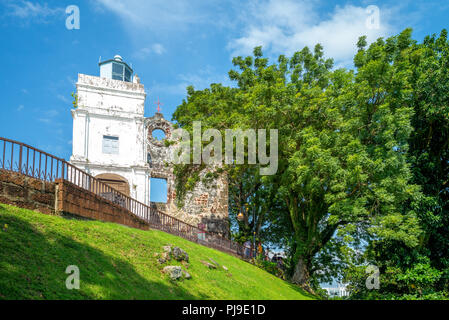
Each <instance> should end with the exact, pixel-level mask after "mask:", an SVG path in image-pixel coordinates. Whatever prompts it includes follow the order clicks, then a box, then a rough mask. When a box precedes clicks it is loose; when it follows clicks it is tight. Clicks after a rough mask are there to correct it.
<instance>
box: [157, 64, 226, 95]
mask: <svg viewBox="0 0 449 320" xmlns="http://www.w3.org/2000/svg"><path fill="white" fill-rule="evenodd" d="M211 83H221V84H223V85H225V86H233V83H232V82H231V81H230V80H229V78H228V77H227V75H225V74H220V73H217V72H215V70H214V68H212V67H211V66H206V67H205V68H203V69H200V70H198V72H197V73H195V74H193V73H188V74H179V75H178V76H177V77H176V83H172V84H163V83H156V84H153V85H150V92H151V93H152V94H154V93H163V94H173V95H182V96H185V94H186V88H187V87H188V86H193V87H194V88H195V90H202V89H205V88H208V87H210V84H211Z"/></svg>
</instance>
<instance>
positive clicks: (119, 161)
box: [70, 55, 150, 204]
mask: <svg viewBox="0 0 449 320" xmlns="http://www.w3.org/2000/svg"><path fill="white" fill-rule="evenodd" d="M99 67H100V76H99V77H97V76H90V75H85V74H79V75H78V82H77V83H76V89H77V95H78V107H77V108H76V109H74V110H72V117H73V139H72V141H73V151H72V157H71V158H70V162H71V163H72V164H74V165H75V166H77V167H79V168H81V169H83V170H85V171H87V172H88V173H90V174H91V175H93V176H95V177H97V178H98V179H100V180H102V181H103V182H105V183H107V184H109V185H111V186H112V187H114V188H116V189H117V190H119V191H121V192H123V193H125V194H127V195H130V196H131V197H133V198H135V199H137V200H138V201H140V202H143V203H145V204H149V201H150V196H149V195H150V182H149V181H150V179H149V174H148V170H149V164H148V163H147V155H146V150H145V138H146V133H145V128H144V127H145V126H144V121H145V119H144V104H145V96H146V94H145V90H144V86H143V84H141V83H140V81H139V80H138V77H137V76H133V70H132V68H131V67H130V66H129V65H128V64H127V63H126V62H124V61H123V59H122V57H121V56H119V55H116V56H115V57H114V59H111V60H107V61H103V62H100V63H99Z"/></svg>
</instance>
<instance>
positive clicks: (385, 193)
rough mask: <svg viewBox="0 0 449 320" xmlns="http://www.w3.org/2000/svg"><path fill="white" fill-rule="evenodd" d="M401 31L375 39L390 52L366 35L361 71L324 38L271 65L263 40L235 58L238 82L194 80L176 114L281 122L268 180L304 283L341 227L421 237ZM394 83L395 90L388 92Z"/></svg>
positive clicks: (361, 234) (262, 124)
mask: <svg viewBox="0 0 449 320" xmlns="http://www.w3.org/2000/svg"><path fill="white" fill-rule="evenodd" d="M401 41H402V38H401V36H398V37H393V38H391V39H389V40H388V41H387V43H384V42H383V41H382V40H379V41H378V42H377V44H376V45H377V47H382V46H389V47H391V48H390V51H389V53H388V54H385V53H383V52H382V51H381V50H379V49H378V48H377V47H376V46H372V47H370V49H369V50H367V53H366V54H364V51H363V41H362V42H359V46H360V52H359V54H358V55H357V57H356V63H357V64H358V72H357V74H355V73H354V72H352V71H346V70H343V69H338V70H335V71H333V70H332V65H333V63H332V60H329V59H325V58H324V54H323V50H322V47H321V46H320V45H317V46H316V47H315V49H314V51H313V52H311V51H310V50H309V49H308V48H304V49H303V50H301V51H299V52H296V53H295V54H294V55H293V56H292V57H291V58H286V57H285V56H282V55H281V56H280V57H279V58H278V61H277V63H275V64H272V65H269V64H268V59H266V58H263V55H262V50H261V48H260V47H257V48H255V50H254V55H253V56H250V57H246V58H242V57H237V58H234V59H233V64H234V65H235V66H236V67H238V70H231V71H230V72H229V76H230V78H231V80H235V81H236V82H237V88H225V87H223V86H220V85H212V86H211V88H210V89H205V90H202V91H194V90H193V89H191V90H190V92H189V93H188V97H187V101H184V102H183V104H182V105H181V106H179V107H178V109H177V111H176V112H175V114H174V117H173V119H174V120H176V121H177V122H178V123H179V124H180V125H181V126H186V127H188V126H189V123H190V122H191V121H192V120H193V119H195V120H202V121H205V122H207V123H208V124H213V125H214V126H215V128H218V129H224V128H226V127H228V128H243V129H245V128H255V129H258V128H263V129H278V130H279V155H278V156H279V166H278V171H277V173H276V174H275V175H272V176H265V177H262V178H261V183H262V185H263V187H264V188H267V190H268V189H269V190H275V191H276V192H274V193H272V194H267V195H266V196H267V197H270V198H272V199H280V200H282V203H283V206H284V208H285V210H280V211H279V212H278V214H279V215H287V218H288V222H289V223H288V224H289V225H290V230H291V235H290V236H291V243H290V244H291V247H290V250H291V253H292V262H293V265H294V268H293V270H292V271H293V272H292V277H291V280H292V282H294V283H296V284H298V285H300V286H302V287H304V288H306V289H309V290H312V288H311V278H313V275H314V274H315V273H318V272H319V271H323V270H318V269H317V268H316V266H318V265H320V264H319V263H317V260H321V261H323V255H324V251H325V250H326V245H329V244H330V243H331V239H333V238H334V236H335V235H336V233H337V232H339V233H340V234H341V235H342V236H343V235H344V236H346V237H349V239H350V240H351V241H352V242H355V243H357V242H360V241H362V240H366V241H369V240H370V239H373V238H382V239H395V240H397V241H401V242H403V243H405V245H407V246H416V245H417V235H418V234H419V227H418V225H417V219H416V217H415V214H414V212H413V211H412V210H405V209H404V208H405V204H407V203H409V202H410V201H411V200H412V199H413V197H415V196H416V195H417V194H418V188H417V187H416V186H414V185H412V184H410V179H411V174H410V170H409V166H408V164H407V162H406V152H407V140H408V138H409V135H410V132H411V126H410V118H411V116H412V108H411V107H410V106H404V105H403V104H402V100H401V99H399V97H402V96H404V95H407V94H408V91H407V90H408V88H407V86H405V85H404V82H405V81H407V80H406V79H407V78H408V77H409V76H410V75H409V74H408V73H407V71H408V69H407V68H398V67H395V68H393V67H392V66H391V61H392V59H393V58H394V57H400V56H401V55H402V54H403V48H402V42H401ZM392 87H394V88H396V90H397V94H396V96H389V95H386V92H387V88H392ZM255 166H256V167H257V165H255ZM239 178H240V177H239ZM268 203H270V202H268ZM283 222H284V223H285V219H284V220H283ZM285 226H287V224H285ZM286 228H287V229H288V227H286ZM329 254H333V253H332V252H329Z"/></svg>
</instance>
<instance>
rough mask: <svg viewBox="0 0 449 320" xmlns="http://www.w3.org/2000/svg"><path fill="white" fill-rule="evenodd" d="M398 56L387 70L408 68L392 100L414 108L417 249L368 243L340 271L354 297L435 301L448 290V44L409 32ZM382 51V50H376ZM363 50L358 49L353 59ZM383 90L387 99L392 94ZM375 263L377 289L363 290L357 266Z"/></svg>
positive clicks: (441, 37)
mask: <svg viewBox="0 0 449 320" xmlns="http://www.w3.org/2000/svg"><path fill="white" fill-rule="evenodd" d="M401 47H402V48H403V49H402V52H403V55H401V56H398V57H396V58H395V59H393V60H392V62H391V65H392V67H393V68H408V69H409V72H408V73H409V76H408V77H407V79H406V80H407V82H405V83H404V84H402V86H404V87H406V88H409V89H408V92H409V93H408V94H407V95H403V96H402V97H398V98H399V99H401V100H402V105H406V106H411V107H412V108H413V110H414V114H413V116H412V119H411V120H412V121H411V124H412V126H413V129H414V130H413V131H412V133H411V136H410V138H409V146H410V147H409V152H408V157H407V161H408V162H409V163H410V165H411V170H412V174H413V177H412V181H413V182H414V183H416V184H418V185H420V186H421V187H422V195H421V196H420V197H418V198H417V199H415V201H414V202H413V203H410V204H409V207H410V208H413V210H414V211H415V212H416V213H417V216H418V217H419V222H420V226H421V229H422V230H423V234H422V236H421V237H420V239H419V240H420V242H419V246H417V247H415V248H413V249H411V248H409V247H407V246H404V245H403V244H402V243H400V242H398V241H394V240H382V241H373V242H371V243H370V244H369V246H368V247H367V250H366V252H365V255H364V257H363V259H361V260H360V261H359V265H357V263H355V264H354V266H352V267H351V268H349V269H348V270H347V272H346V276H347V280H348V281H349V282H350V283H351V286H352V289H353V297H355V298H388V299H390V298H394V299H412V298H413V299H436V298H447V292H449V259H448V256H449V224H448V223H449V207H448V203H449V202H448V200H449V199H448V186H447V184H448V181H449V157H448V155H449V154H448V151H449V149H448V143H449V136H448V133H449V130H448V129H449V68H448V67H449V43H448V40H447V31H446V30H443V31H442V32H441V34H440V35H439V36H438V37H437V36H436V35H433V36H427V37H426V38H425V39H424V41H423V42H422V43H420V44H418V43H416V42H415V41H413V40H412V39H411V30H406V31H405V32H404V33H402V35H401ZM377 50H379V52H384V53H385V52H388V50H389V47H388V46H386V45H385V46H380V47H378V49H377ZM367 54H368V51H365V50H361V52H360V53H359V61H360V63H361V64H363V63H364V61H366V60H367V59H366V55H367ZM396 92H397V91H396V88H394V87H392V88H389V89H388V90H387V92H386V94H387V95H389V96H394V95H396ZM366 262H369V263H373V264H376V265H377V266H378V267H379V268H380V271H381V283H382V285H381V288H380V290H378V291H375V292H369V291H368V290H366V288H365V286H364V281H363V272H364V270H363V268H361V267H360V264H362V263H366Z"/></svg>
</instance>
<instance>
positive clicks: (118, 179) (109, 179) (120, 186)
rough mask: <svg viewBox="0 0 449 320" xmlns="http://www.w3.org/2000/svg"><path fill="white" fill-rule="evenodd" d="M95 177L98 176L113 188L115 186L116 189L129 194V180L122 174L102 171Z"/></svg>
mask: <svg viewBox="0 0 449 320" xmlns="http://www.w3.org/2000/svg"><path fill="white" fill-rule="evenodd" d="M95 178H97V179H98V180H99V181H101V182H103V183H105V184H107V185H108V186H110V187H111V188H114V189H115V190H117V191H119V192H121V193H124V194H125V195H127V196H129V183H128V180H126V179H125V178H123V177H122V176H119V175H118V174H114V173H102V174H99V175H97V176H96V177H95Z"/></svg>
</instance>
